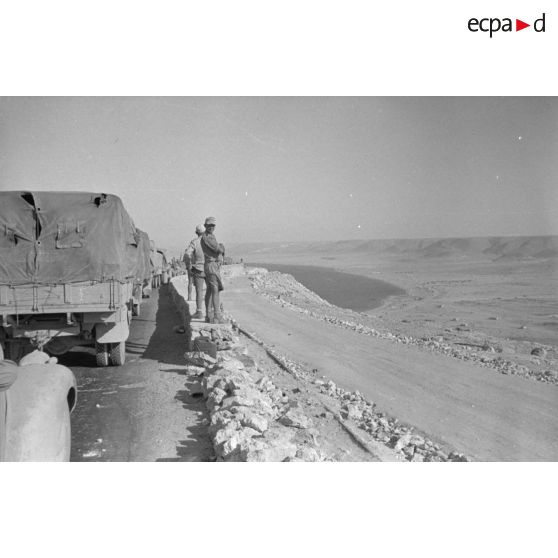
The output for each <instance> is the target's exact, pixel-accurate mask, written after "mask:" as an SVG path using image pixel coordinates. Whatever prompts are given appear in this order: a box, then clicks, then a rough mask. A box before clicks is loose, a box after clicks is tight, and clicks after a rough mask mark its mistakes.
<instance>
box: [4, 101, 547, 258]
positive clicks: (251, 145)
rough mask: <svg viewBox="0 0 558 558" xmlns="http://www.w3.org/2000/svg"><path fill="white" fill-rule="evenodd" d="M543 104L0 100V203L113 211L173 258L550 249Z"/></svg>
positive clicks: (545, 133)
mask: <svg viewBox="0 0 558 558" xmlns="http://www.w3.org/2000/svg"><path fill="white" fill-rule="evenodd" d="M557 155H558V101H557V98H554V97H552V98H542V97H535V98H528V97H518V98H513V97H503V98H502V97H499V98H496V97H439V98H437V97H409V98H405V97H387V98H386V97H364V98H360V97H333V98H327V97H278V98H273V97H247V98H243V97H223V98H211V97H203V98H193V97H181V98H171V97H162V98H153V97H133V98H123V97H115V98H112V97H68V98H52V97H31V98H21V97H20V98H1V99H0V169H1V173H0V190H25V189H27V190H66V191H67V190H93V191H105V192H109V193H113V194H116V195H118V196H120V197H121V198H122V199H123V201H124V204H125V206H126V208H127V209H128V211H129V212H130V214H131V216H132V218H133V219H134V221H135V222H136V224H137V226H138V227H140V228H142V229H144V230H146V231H147V232H148V233H149V235H150V236H151V237H152V238H154V239H155V241H156V242H157V244H158V245H160V246H162V247H166V248H168V249H169V250H171V251H174V252H176V251H179V250H181V249H183V248H184V246H185V245H186V243H187V242H188V241H189V240H190V239H191V238H192V236H193V235H194V228H195V226H196V224H198V223H200V222H202V221H203V219H204V218H205V217H206V216H208V215H214V216H215V217H216V218H217V223H218V225H217V229H216V236H217V238H218V239H219V241H221V242H223V243H225V244H242V243H254V242H259V241H261V242H296V241H306V242H313V241H319V240H324V241H343V240H358V241H366V240H381V239H420V238H424V239H427V238H475V237H488V236H491V237H493V236H548V235H556V234H558V189H557V188H556V183H557V179H558V157H557Z"/></svg>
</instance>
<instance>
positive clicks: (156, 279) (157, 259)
mask: <svg viewBox="0 0 558 558" xmlns="http://www.w3.org/2000/svg"><path fill="white" fill-rule="evenodd" d="M151 265H152V267H153V278H152V281H151V284H152V287H153V288H154V289H158V288H159V287H160V286H161V285H165V284H166V283H168V280H169V268H170V264H169V262H168V260H167V251H166V250H165V249H164V248H158V247H157V246H156V245H155V242H154V241H153V240H152V241H151Z"/></svg>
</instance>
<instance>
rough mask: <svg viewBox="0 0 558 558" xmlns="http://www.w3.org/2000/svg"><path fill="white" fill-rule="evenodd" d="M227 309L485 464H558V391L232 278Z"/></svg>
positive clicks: (295, 355) (299, 357) (279, 346)
mask: <svg viewBox="0 0 558 558" xmlns="http://www.w3.org/2000/svg"><path fill="white" fill-rule="evenodd" d="M223 295H224V296H223V301H224V304H225V306H226V309H227V310H228V311H230V312H231V313H232V314H233V315H234V317H235V318H236V319H237V320H238V322H239V324H240V325H241V326H243V327H245V328H246V329H247V330H249V331H252V332H254V333H256V334H257V335H258V337H260V338H261V339H262V340H263V341H265V342H266V343H268V344H270V345H274V346H275V348H276V350H278V351H279V352H281V353H283V354H285V355H288V356H289V357H290V358H292V359H293V360H296V361H299V362H303V363H306V364H308V365H309V366H310V367H311V368H317V369H318V370H319V371H320V373H321V374H323V375H325V376H327V377H328V378H329V379H332V380H333V381H335V382H336V383H338V384H339V385H340V386H341V387H344V388H345V389H350V390H359V391H360V392H361V393H362V394H364V395H365V396H366V397H367V398H368V399H369V400H371V401H375V402H376V403H377V404H378V406H379V408H380V409H381V410H384V411H386V412H388V413H389V414H391V415H393V416H395V417H397V418H398V419H400V420H402V421H404V422H407V423H409V424H412V425H414V426H415V427H417V428H418V429H420V430H422V431H424V432H426V433H427V434H429V435H430V436H432V437H433V438H435V439H438V440H440V441H442V442H446V443H448V444H450V445H451V446H453V447H454V448H455V449H457V450H458V451H462V452H464V453H466V454H467V455H469V456H471V457H473V458H475V459H478V460H482V461H557V460H558V388H557V387H556V386H553V385H548V384H542V383H539V382H535V381H531V380H525V379H522V378H519V377H516V376H506V375H503V374H499V373H497V372H495V371H492V370H490V369H486V368H481V367H478V366H475V365H473V364H471V363H469V362H462V361H459V360H457V359H453V358H450V357H446V356H443V355H434V354H432V353H428V352H425V351H421V350H419V349H417V348H416V347H412V346H405V345H399V344H394V343H393V342H390V341H387V340H382V339H374V338H372V337H368V336H365V335H360V334H358V333H356V332H352V331H349V330H344V329H341V328H339V327H335V326H333V325H331V324H329V323H326V322H321V321H319V320H316V319H313V318H310V317H308V316H305V315H303V314H298V313H296V312H293V311H291V310H288V309H285V308H282V307H280V306H279V305H276V304H273V303H271V302H269V301H267V300H265V299H264V298H262V297H260V296H257V295H255V293H254V291H253V290H252V289H251V287H250V285H249V282H248V279H247V278H245V277H238V278H235V279H231V280H230V281H229V282H228V283H227V285H226V290H225V292H224V293H223Z"/></svg>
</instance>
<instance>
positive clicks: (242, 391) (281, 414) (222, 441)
mask: <svg viewBox="0 0 558 558" xmlns="http://www.w3.org/2000/svg"><path fill="white" fill-rule="evenodd" d="M169 289H170V292H171V296H172V298H173V300H174V301H175V305H176V308H177V311H178V313H179V315H180V317H181V321H182V324H183V331H184V333H186V335H187V339H186V346H185V348H187V349H191V348H192V347H193V346H194V345H195V344H196V342H201V341H206V342H209V343H210V345H207V344H206V346H209V347H210V348H213V347H214V348H215V350H216V353H215V354H216V357H215V358H214V357H212V356H210V354H208V353H206V352H202V351H191V350H187V351H186V352H185V355H184V356H185V359H186V362H187V365H188V373H189V374H193V375H196V376H198V377H199V378H200V379H201V385H202V394H201V395H203V397H204V399H205V403H206V406H207V409H208V411H209V416H210V422H209V425H208V429H209V434H210V436H211V439H212V441H213V446H214V450H215V455H216V457H217V460H219V461H321V460H323V459H324V456H323V454H322V453H321V451H320V446H319V442H318V439H317V438H318V433H317V431H316V430H315V429H314V428H313V424H312V419H311V418H309V417H308V416H306V415H305V414H304V412H303V411H302V410H301V409H300V407H299V406H298V404H297V402H296V401H294V400H292V399H291V398H289V397H288V395H287V394H286V393H284V392H283V391H282V390H280V389H278V388H277V386H276V385H275V384H274V383H273V381H272V380H271V379H270V378H269V377H267V376H266V374H264V373H262V372H261V371H260V370H259V369H258V366H257V365H256V363H255V361H254V359H252V358H251V357H249V356H248V355H247V350H246V347H245V346H244V345H243V344H242V343H241V342H240V340H239V337H238V336H237V335H236V334H235V332H233V331H232V328H231V326H230V325H221V324H199V325H198V324H195V323H194V324H193V323H192V320H191V312H190V307H189V304H188V301H187V279H186V278H184V277H176V278H174V279H172V280H171V282H170V284H169Z"/></svg>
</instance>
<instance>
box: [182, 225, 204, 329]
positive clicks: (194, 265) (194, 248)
mask: <svg viewBox="0 0 558 558" xmlns="http://www.w3.org/2000/svg"><path fill="white" fill-rule="evenodd" d="M203 234H204V228H203V227H202V226H201V225H197V226H196V238H194V239H193V240H192V241H191V242H190V244H189V245H188V248H186V252H185V253H184V257H185V258H188V260H189V262H190V271H189V272H188V300H190V299H191V294H192V287H191V282H190V274H191V276H192V279H193V283H194V287H195V289H196V313H195V314H194V315H193V316H192V318H193V319H194V320H200V319H201V318H203V311H202V309H203V285H204V278H205V274H204V261H205V257H204V251H203V249H202V246H201V237H202V235H203Z"/></svg>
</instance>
